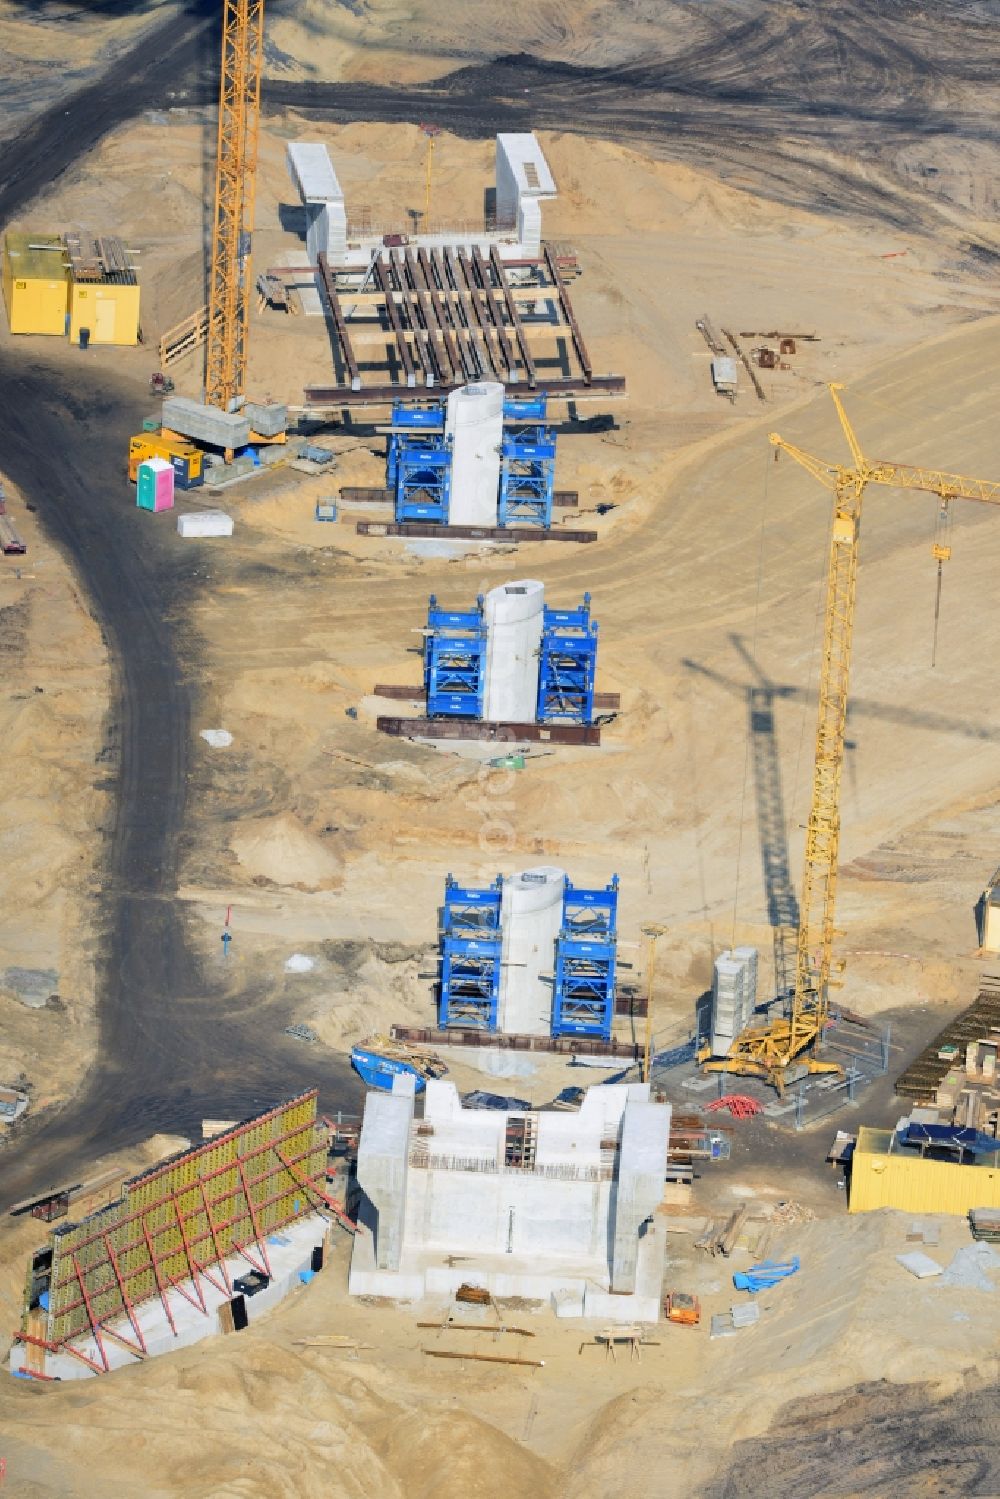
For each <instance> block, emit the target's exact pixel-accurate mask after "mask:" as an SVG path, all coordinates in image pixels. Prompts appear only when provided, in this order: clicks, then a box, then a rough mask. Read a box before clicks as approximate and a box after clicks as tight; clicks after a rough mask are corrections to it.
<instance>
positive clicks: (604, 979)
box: [552, 875, 618, 1040]
mask: <svg viewBox="0 0 1000 1499" xmlns="http://www.w3.org/2000/svg"><path fill="white" fill-rule="evenodd" d="M617 933H618V876H617V875H614V876H613V877H612V879H611V883H610V884H608V885H606V886H605V887H604V889H603V890H599V889H598V890H585V889H583V888H581V887H579V886H576V885H573V884H572V883H571V882H570V881H569V880H567V881H566V891H565V895H564V897H563V924H562V930H561V932H560V933H559V938H558V940H557V942H556V975H555V988H554V993H553V1000H552V1034H553V1036H600V1037H602V1038H603V1039H604V1040H607V1039H608V1038H609V1037H610V1035H611V1024H612V1020H613V1018H614V1012H615V967H616V960H617V941H618V935H617Z"/></svg>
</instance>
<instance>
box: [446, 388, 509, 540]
mask: <svg viewBox="0 0 1000 1499" xmlns="http://www.w3.org/2000/svg"><path fill="white" fill-rule="evenodd" d="M445 435H446V436H447V437H449V438H450V439H451V443H452V459H451V504H450V507H449V511H448V519H449V521H450V522H451V524H452V525H453V526H495V525H496V523H497V510H498V507H499V503H500V448H501V444H502V441H503V386H502V385H500V384H499V383H498V382H496V381H493V380H484V381H481V382H480V383H479V384H476V385H462V386H460V387H459V389H458V390H453V391H452V392H451V394H450V395H449V396H448V407H447V415H446V418H445Z"/></svg>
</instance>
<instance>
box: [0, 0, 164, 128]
mask: <svg viewBox="0 0 1000 1499" xmlns="http://www.w3.org/2000/svg"><path fill="white" fill-rule="evenodd" d="M180 9H181V6H180V5H179V3H178V0H124V3H123V4H114V5H106V4H100V3H99V4H96V5H89V4H83V5H81V4H76V3H73V0H66V3H62V0H55V3H49V0H43V3H42V4H35V3H32V0H27V3H26V0H3V3H2V4H0V136H9V135H14V134H15V133H16V132H17V130H18V129H23V127H24V124H25V122H26V121H27V120H28V119H30V118H31V117H32V116H33V115H35V114H37V113H39V112H40V111H41V110H43V109H45V108H47V107H48V106H49V105H51V104H52V103H54V102H55V100H56V99H58V98H60V97H62V96H63V95H64V94H65V93H66V92H67V90H70V89H75V88H81V87H82V86H83V85H85V84H86V83H88V82H90V81H91V79H92V78H94V77H95V76H97V75H98V74H99V73H100V71H101V70H102V69H103V68H105V67H107V65H108V63H109V61H111V60H112V59H114V58H116V57H118V56H120V55H121V54H122V53H123V52H125V51H127V50H128V48H129V47H131V46H134V45H135V42H136V41H137V40H138V38H139V37H140V36H141V34H142V32H143V31H144V30H147V29H148V28H149V27H150V26H151V25H155V24H157V23H158V22H159V21H161V20H162V19H163V17H164V16H165V15H166V14H167V13H168V12H169V11H174V12H179V11H180Z"/></svg>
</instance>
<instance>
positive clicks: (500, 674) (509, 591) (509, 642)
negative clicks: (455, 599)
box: [483, 578, 545, 723]
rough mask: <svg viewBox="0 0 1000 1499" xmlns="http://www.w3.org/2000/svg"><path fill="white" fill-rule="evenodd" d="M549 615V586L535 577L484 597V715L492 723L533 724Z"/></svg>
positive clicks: (503, 587)
mask: <svg viewBox="0 0 1000 1499" xmlns="http://www.w3.org/2000/svg"><path fill="white" fill-rule="evenodd" d="M544 616H545V584H544V583H539V582H538V581H537V580H536V579H534V578H525V579H524V580H523V581H521V582H518V583H501V584H500V587H499V588H491V589H490V591H489V593H488V594H487V595H486V600H485V603H484V606H483V617H484V619H485V621H486V688H485V692H484V695H483V717H484V718H485V719H488V720H489V721H490V722H491V723H534V721H535V713H536V710H537V707H538V665H539V660H538V658H539V652H540V650H541V645H542V627H543V624H544Z"/></svg>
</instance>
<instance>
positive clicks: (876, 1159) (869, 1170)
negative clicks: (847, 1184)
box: [849, 1127, 1000, 1217]
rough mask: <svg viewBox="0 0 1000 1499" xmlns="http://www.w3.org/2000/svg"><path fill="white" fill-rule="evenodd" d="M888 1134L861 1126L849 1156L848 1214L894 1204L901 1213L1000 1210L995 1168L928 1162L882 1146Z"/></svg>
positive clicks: (999, 1186)
mask: <svg viewBox="0 0 1000 1499" xmlns="http://www.w3.org/2000/svg"><path fill="white" fill-rule="evenodd" d="M890 1138H891V1132H890V1131H888V1130H873V1129H866V1128H864V1127H862V1128H861V1129H860V1130H859V1131H858V1139H857V1144H856V1145H855V1148H854V1153H853V1155H852V1157H851V1196H850V1203H849V1208H850V1211H851V1212H852V1213H871V1212H875V1211H876V1210H877V1209H878V1208H898V1209H899V1210H900V1211H901V1212H904V1213H951V1214H953V1215H954V1216H956V1217H965V1215H966V1214H967V1213H968V1212H969V1211H970V1209H972V1208H1000V1169H995V1168H993V1167H992V1166H969V1165H965V1166H961V1165H958V1164H957V1163H956V1162H953V1161H932V1160H928V1159H926V1157H923V1158H922V1157H920V1156H917V1155H911V1154H909V1153H902V1152H900V1153H898V1154H896V1153H893V1152H891V1151H889V1150H888V1149H887V1146H888V1143H889V1139H890Z"/></svg>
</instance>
